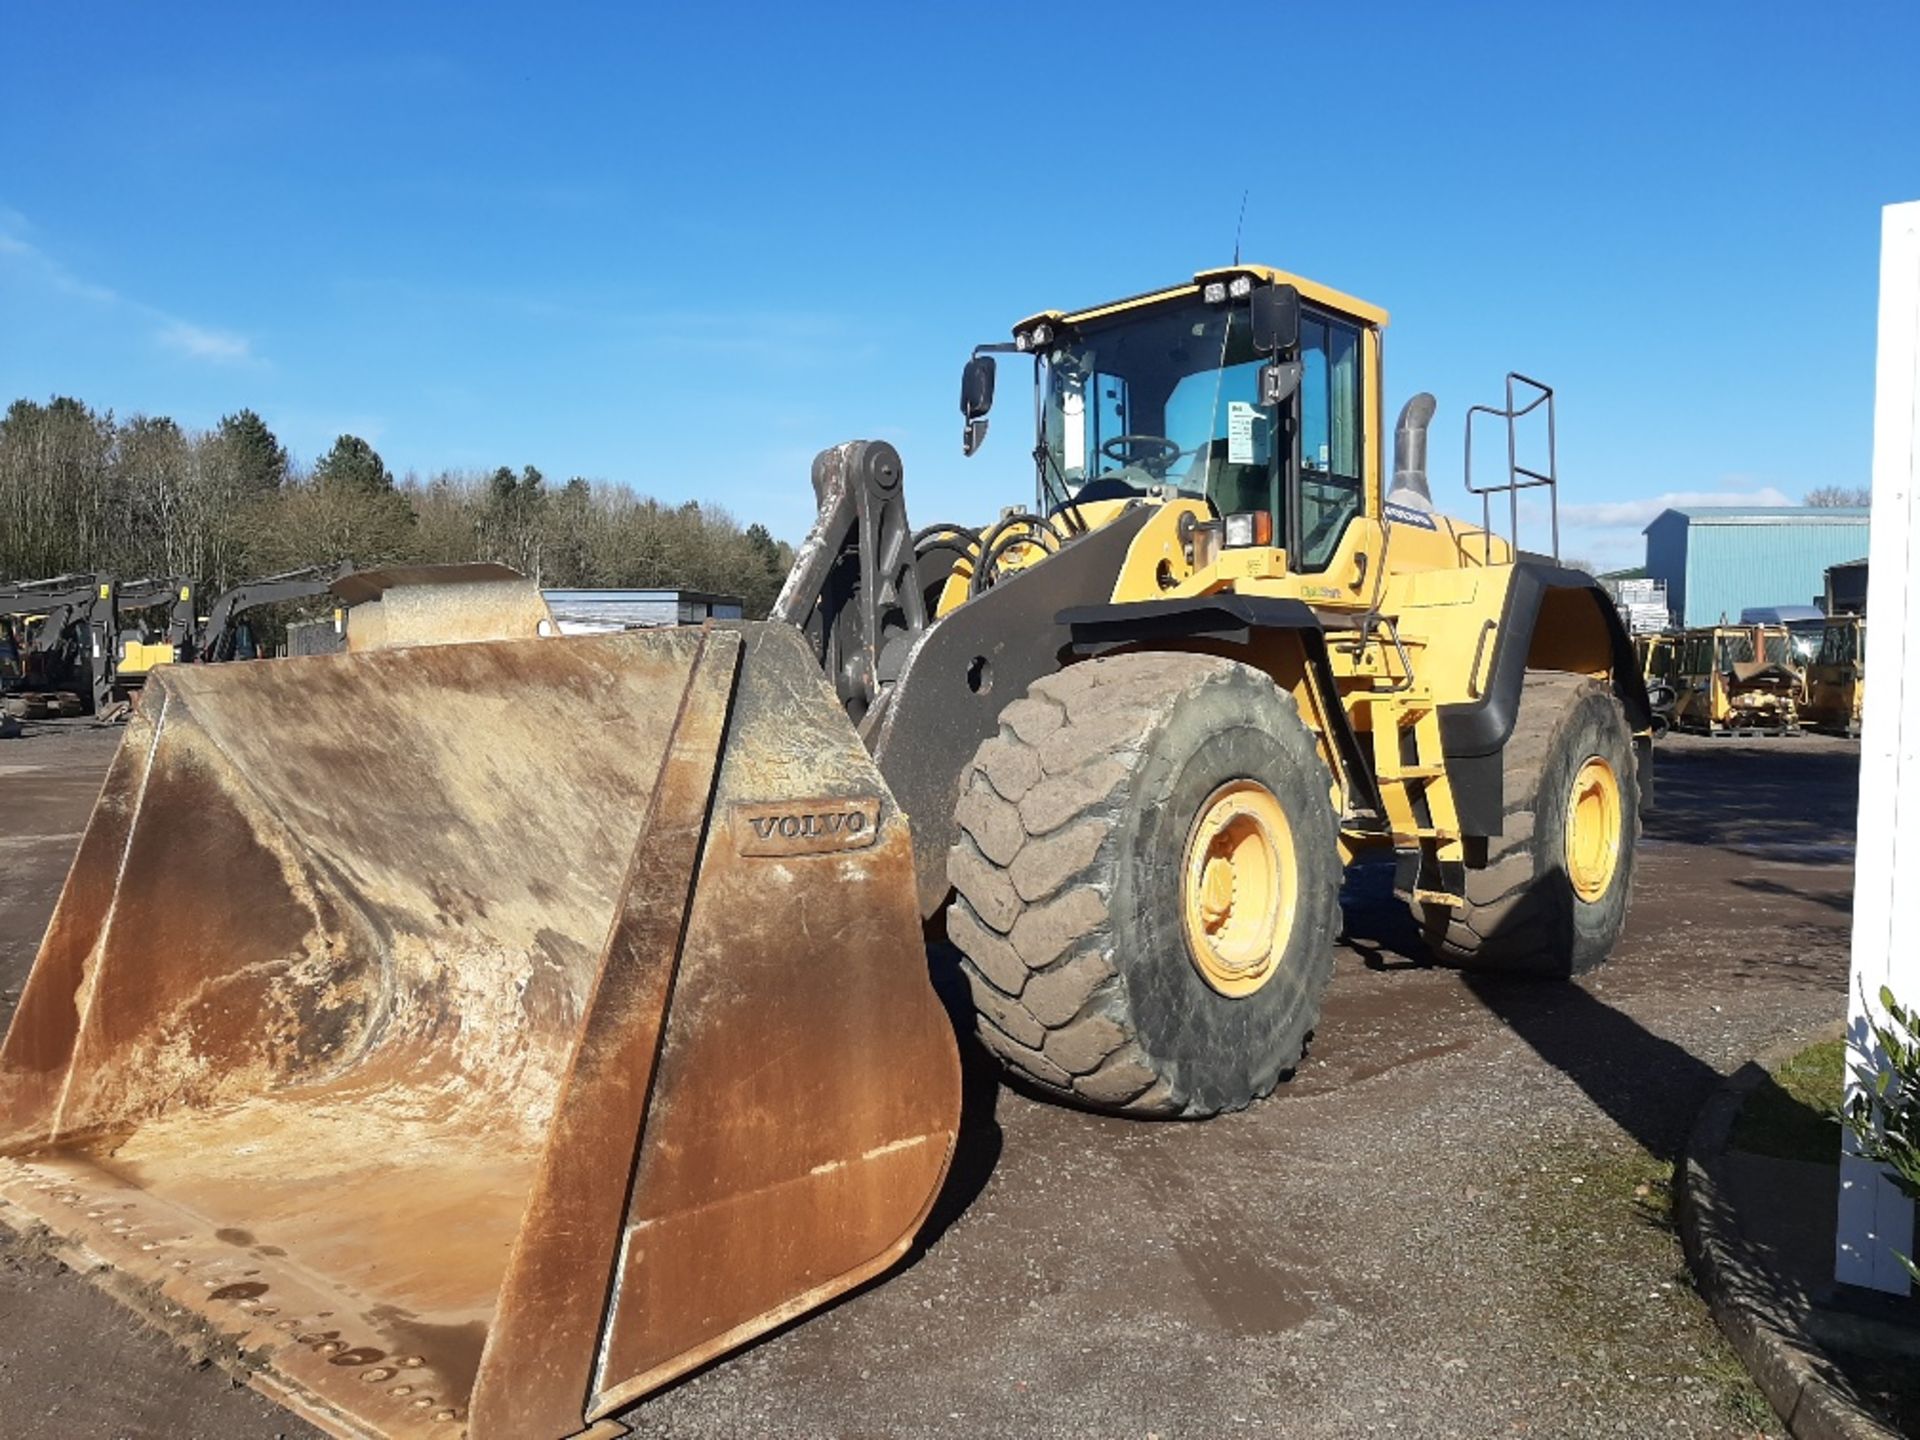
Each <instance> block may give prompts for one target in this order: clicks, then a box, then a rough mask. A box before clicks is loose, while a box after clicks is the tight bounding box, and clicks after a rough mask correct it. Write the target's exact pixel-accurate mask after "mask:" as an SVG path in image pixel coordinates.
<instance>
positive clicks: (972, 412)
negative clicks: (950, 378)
mask: <svg viewBox="0 0 1920 1440" xmlns="http://www.w3.org/2000/svg"><path fill="white" fill-rule="evenodd" d="M992 408H993V357H992V356H991V355H976V356H974V357H973V358H972V359H971V360H969V361H967V368H966V369H964V370H962V371H961V372H960V413H961V414H962V415H964V416H966V417H967V419H969V420H978V419H979V418H980V417H981V416H982V415H984V414H986V413H987V412H988V411H989V410H991V409H992Z"/></svg>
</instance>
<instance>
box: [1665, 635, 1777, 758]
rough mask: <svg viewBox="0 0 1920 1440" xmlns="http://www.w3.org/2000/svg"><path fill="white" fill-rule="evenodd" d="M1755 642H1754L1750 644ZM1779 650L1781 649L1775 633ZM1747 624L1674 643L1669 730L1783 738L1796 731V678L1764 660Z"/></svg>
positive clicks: (1760, 642) (1772, 662)
mask: <svg viewBox="0 0 1920 1440" xmlns="http://www.w3.org/2000/svg"><path fill="white" fill-rule="evenodd" d="M1756 642H1759V643H1756ZM1780 642H1781V646H1782V647H1784V646H1785V644H1786V636H1785V632H1784V631H1783V632H1781V636H1780ZM1762 643H1764V641H1763V640H1762V637H1761V635H1760V632H1759V629H1758V627H1755V626H1752V625H1709V626H1703V627H1701V628H1698V629H1693V630H1685V631H1682V632H1681V633H1680V635H1679V636H1677V637H1676V638H1675V640H1674V660H1673V674H1674V688H1675V690H1676V692H1677V694H1678V700H1677V701H1676V703H1675V706H1674V717H1673V723H1674V728H1675V729H1679V730H1686V731H1690V732H1693V733H1695V734H1701V735H1787V734H1793V733H1795V732H1797V731H1798V730H1799V728H1800V714H1799V695H1800V690H1801V675H1800V672H1799V671H1798V670H1795V669H1794V668H1792V666H1791V665H1788V664H1783V663H1779V662H1776V661H1771V660H1768V659H1767V658H1766V657H1765V654H1764V652H1763V651H1762V650H1761V648H1760V644H1762Z"/></svg>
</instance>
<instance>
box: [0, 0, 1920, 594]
mask: <svg viewBox="0 0 1920 1440" xmlns="http://www.w3.org/2000/svg"><path fill="white" fill-rule="evenodd" d="M656 8H664V7H642V6H605V7H592V6H571V5H543V6H539V7H531V6H529V7H525V8H524V9H523V10H520V11H518V12H517V13H516V12H513V11H510V10H509V8H508V7H504V6H501V7H468V6H444V7H438V8H436V7H431V6H425V5H422V6H391V5H378V6H366V7H361V6H354V5H343V4H331V5H325V6H306V7H300V8H299V9H298V10H297V11H296V10H295V9H294V8H293V7H288V6H277V5H260V4H248V5H234V6H221V5H216V4H203V5H196V6H192V7H180V6H155V5H147V4H139V5H102V4H90V3H84V0H81V3H74V4H64V5H37V4H18V5H14V6H11V7H9V8H8V11H7V14H6V17H5V20H4V28H0V157H3V158H0V395H3V398H0V403H4V399H10V398H12V397H14V396H18V395H25V396H31V397H34V398H39V399H44V398H46V397H47V396H49V395H51V394H55V393H63V394H74V395H78V396H80V397H82V398H84V399H86V400H88V401H90V402H92V403H94V404H96V405H99V406H106V407H112V408H113V409H114V410H115V411H117V412H119V413H121V414H123V415H124V414H129V413H134V412H145V413H150V414H168V415H172V416H174V417H175V418H176V419H178V420H180V421H181V422H182V423H183V424H188V425H196V426H204V425H209V424H211V423H213V422H214V421H215V420H217V419H218V418H219V416H220V415H221V414H222V413H224V412H226V411H230V410H234V409H237V408H239V407H241V406H243V405H251V406H253V407H254V408H255V409H257V410H259V411H260V412H261V413H262V414H263V415H265V416H266V417H267V419H268V421H269V422H270V423H271V424H273V425H274V427H275V428H276V429H277V430H278V431H279V432H280V434H281V436H282V438H283V439H284V440H285V441H287V443H288V444H290V445H291V446H292V447H293V449H294V450H295V451H296V453H298V454H299V455H301V456H303V457H304V458H307V459H311V458H313V457H314V456H315V455H316V454H317V453H319V452H320V451H321V450H322V449H324V448H325V447H326V445H327V444H329V443H330V442H331V440H332V439H333V437H334V436H335V435H336V434H338V433H339V432H341V431H354V432H357V433H359V434H362V435H364V436H366V437H367V438H368V439H370V440H372V441H373V442H374V443H375V444H376V445H377V446H378V447H379V449H380V450H381V452H382V453H383V454H384V455H385V456H386V458H387V460H388V462H389V464H390V465H392V466H393V467H394V468H395V469H396V470H400V471H405V470H407V469H416V470H419V471H421V472H423V473H424V472H430V471H432V470H435V469H438V468H442V467H460V468H468V467H481V466H485V467H489V468H491V467H492V466H494V465H498V464H510V465H514V466H519V465H522V464H535V465H538V466H539V467H541V469H543V470H544V471H545V472H546V473H547V474H548V475H549V476H551V477H554V478H555V479H564V478H565V477H567V476H569V475H574V474H584V475H588V476H592V477H596V478H604V479H608V480H613V481H618V482H621V483H625V484H630V485H633V486H634V487H636V488H637V489H640V490H642V491H645V492H648V493H653V494H657V495H660V496H662V497H663V498H668V499H675V500H678V499H682V498H685V497H688V496H697V497H698V498H700V499H702V500H705V501H717V502H718V503H721V504H724V505H725V506H727V507H728V508H729V509H731V510H732V511H733V512H734V513H735V514H736V515H738V516H739V517H741V519H742V520H743V521H746V520H755V519H758V520H762V521H764V522H765V523H766V524H768V525H769V526H770V528H772V529H773V531H774V532H775V533H776V534H778V535H781V536H783V537H785V538H788V539H795V540H797V539H798V538H799V537H800V535H801V534H802V533H804V531H805V528H806V526H807V524H808V522H809V520H810V518H811V509H812V500H811V493H810V490H809V487H808V484H807V465H808V462H809V460H810V458H811V456H812V455H813V453H814V452H815V451H816V450H818V449H819V448H821V447H823V446H825V445H828V444H831V443H833V442H835V441H838V440H842V439H850V438H854V437H858V436H882V437H885V438H888V439H891V440H893V441H894V442H895V443H896V444H897V445H898V446H899V447H900V449H901V451H902V453H903V455H904V456H905V459H906V465H907V476H908V481H909V497H910V503H911V507H912V510H913V514H914V516H915V519H916V521H918V522H921V523H925V522H928V521H932V520H935V519H945V518H955V519H972V520H978V519H981V518H985V517H987V516H990V515H991V514H992V513H994V512H995V511H996V510H997V509H998V508H999V507H1000V506H1002V505H1005V504H1008V503H1013V502H1015V501H1019V500H1022V499H1024V498H1026V497H1027V496H1028V495H1029V494H1030V491H1031V483H1032V482H1031V468H1030V465H1029V463H1028V462H1027V460H1026V458H1025V451H1026V450H1027V448H1028V447H1029V445H1030V439H1029V438H1028V436H1027V435H1026V434H1025V433H1024V427H1023V424H1022V417H1023V410H1024V407H1023V405H1022V403H1021V401H1020V397H1019V383H1018V377H1017V376H1016V375H1015V374H1014V373H1013V372H1012V371H1008V372H1007V373H1005V374H1004V375H1003V386H1002V392H1001V393H1002V401H1001V407H1000V410H999V412H998V413H997V415H996V425H995V432H994V434H993V436H992V438H991V439H989V441H988V442H987V445H986V447H985V449H984V451H983V452H982V453H981V454H980V455H978V456H976V457H975V458H974V459H973V460H971V461H963V460H962V458H961V455H960V449H959V428H960V427H959V416H958V414H957V411H956V395H957V388H958V383H957V382H958V373H959V368H960V364H961V362H962V360H963V359H964V358H965V355H966V352H967V350H968V348H969V346H970V345H971V344H973V343H974V342H975V341H979V340H988V339H1001V338H1004V336H1005V334H1006V331H1007V327H1008V325H1009V324H1010V323H1011V322H1012V321H1014V320H1015V319H1017V318H1019V317H1021V316H1023V315H1026V314H1030V313H1032V312H1033V311H1036V310H1040V309H1044V308H1048V307H1053V306H1060V307H1072V306H1076V305H1081V304H1086V303H1091V302H1094V301H1097V300H1100V299H1103V298H1110V297H1113V296H1118V295H1122V294H1131V293H1135V292H1137V291H1140V290H1144V289H1149V288H1152V287H1154V286H1156V285H1159V284H1163V283H1166V282H1168V281H1170V280H1176V279H1181V278H1184V277H1186V276H1187V275H1189V274H1190V273H1191V272H1192V271H1193V270H1195V269H1196V268H1201V267H1204V266H1207V265H1213V264H1219V263H1224V262H1225V261H1226V259H1228V258H1229V257H1230V255H1231V253H1232V248H1233V232H1234V224H1235V218H1236V215H1237V213H1238V211H1239V207H1240V203H1241V195H1242V192H1243V191H1245V192H1247V193H1248V199H1247V205H1246V222H1245V240H1244V247H1243V249H1244V254H1245V256H1246V258H1248V259H1250V260H1261V261H1265V262H1267V263H1271V264H1276V265H1280V266H1283V267H1285V268H1288V269H1293V270H1296V271H1299V272H1302V273H1305V274H1308V275H1312V276H1314V277H1316V278H1319V279H1322V280H1324V281H1326V282H1327V283H1329V284H1333V285H1337V286H1339V287H1340V288H1343V289H1346V290H1349V291H1352V292H1354V293H1357V294H1360V295H1363V296H1365V297H1367V298H1368V299H1371V300H1374V301H1376V302H1378V303H1380V304H1382V305H1385V306H1386V307H1387V308H1388V309H1389V310H1391V311H1392V312H1393V325H1392V329H1391V330H1390V332H1389V335H1388V347H1387V354H1388V364H1387V388H1388V402H1389V413H1390V414H1391V413H1392V412H1393V411H1396V410H1397V408H1398V406H1399V404H1400V402H1401V401H1402V400H1403V399H1404V398H1405V397H1406V396H1407V395H1408V394H1410V393H1411V392H1412V391H1413V390H1415V389H1430V390H1432V391H1434V392H1435V394H1437V395H1438V397H1439V399H1440V402H1441V409H1440V414H1439V416H1438V418H1437V419H1436V421H1435V427H1436V429H1435V439H1434V446H1433V449H1434V470H1435V480H1436V486H1435V488H1436V495H1437V497H1438V498H1439V499H1440V500H1441V501H1442V502H1443V504H1446V505H1448V506H1449V507H1450V508H1455V509H1461V508H1464V506H1463V497H1462V494H1461V492H1460V490H1459V468H1460V461H1459V454H1460V426H1461V423H1462V415H1463V411H1464V408H1465V406H1466V405H1467V404H1469V403H1472V402H1473V401H1475V400H1491V399H1494V398H1496V396H1497V394H1498V389H1499V383H1500V378H1501V376H1502V375H1503V373H1504V372H1505V371H1506V370H1507V369H1509V368H1514V369H1520V370H1523V371H1526V372H1527V373H1530V374H1534V375H1539V376H1542V377H1545V378H1547V379H1549V380H1550V381H1552V382H1553V383H1554V384H1555V385H1556V386H1557V387H1558V389H1559V391H1560V397H1561V400H1560V404H1561V408H1560V415H1559V419H1560V441H1561V471H1562V475H1563V485H1562V497H1563V516H1564V517H1565V518H1566V520H1567V522H1568V535H1567V538H1566V543H1565V545H1564V549H1565V550H1566V551H1567V552H1568V553H1570V554H1575V555H1579V556H1582V557H1585V558H1588V559H1590V560H1593V561H1596V562H1599V563H1602V564H1619V563H1626V564H1631V563H1637V561H1638V559H1639V558H1640V555H1641V553H1642V546H1641V541H1640V538H1639V528H1640V526H1641V525H1643V524H1644V523H1645V522H1646V519H1647V518H1648V517H1649V516H1650V514H1651V513H1652V512H1653V511H1654V510H1657V509H1658V508H1659V505H1660V503H1661V501H1662V499H1663V498H1672V497H1682V496H1684V497H1688V498H1690V499H1693V500H1695V501H1702V500H1708V499H1724V500H1729V501H1734V502H1738V501H1741V500H1775V501H1777V500H1782V499H1786V500H1796V499H1798V497H1799V496H1800V495H1801V494H1802V493H1803V492H1804V491H1805V490H1807V489H1808V488H1810V487H1812V486H1815V485H1820V484H1828V483H1837V484H1860V483H1865V481H1866V479H1867V473H1868V464H1869V454H1870V426H1871V411H1872V366H1873V340H1874V334H1873V332H1874V306H1875V279H1876V265H1877V244H1878V233H1879V216H1878V209H1879V207H1880V206H1881V205H1883V204H1886V203H1889V202H1893V201H1898V200H1909V199H1915V198H1920V88H1916V87H1915V86H1914V85H1913V83H1912V77H1911V66H1912V59H1913V56H1914V55H1915V54H1920V6H1915V5H1912V4H1911V3H1902V4H1877V3H1860V4H1850V5H1846V6H1812V5H1798V6H1788V5H1784V4H1760V3H1748V4H1740V5H1699V6H1692V5H1687V6H1676V5H1661V6H1645V7H1633V6H1589V7H1580V8H1579V9H1578V10H1576V9H1574V8H1573V7H1560V6H1544V7H1543V6H1538V5H1534V6H1527V7H1519V6H1516V7H1512V8H1500V7H1492V6H1488V7H1477V6H1476V7H1468V8H1457V7H1452V6H1417V7H1416V6H1410V7H1405V8H1398V7H1388V6H1377V5H1376V6H1358V5H1354V6H1339V7H1335V6H1330V5H1241V6H1237V7H1233V8H1231V9H1208V8H1206V7H1202V6H1178V7H1176V6H1169V5H1157V6H1130V5H1126V4H1117V3H1116V4H1109V5H1106V6H1100V7H1091V8H1090V7H1084V6H1062V7H1038V6H1008V7H1001V6H996V5H990V4H980V5H973V6H956V7H932V6H908V5H890V6H876V7H872V8H870V9H868V10H865V11H864V12H863V11H859V10H855V9H851V8H836V7H830V6H822V7H807V8H801V7H795V8H793V9H791V10H782V11H775V10H771V9H769V10H764V11H763V10H757V9H754V8H751V7H738V6H722V5H709V6H704V7H699V9H698V11H697V13H694V14H689V15H686V16H682V17H679V18H670V17H665V16H663V15H660V14H656V13H653V12H654V10H655V9H656ZM1528 538H1529V539H1542V540H1543V539H1544V535H1539V536H1529V537H1528Z"/></svg>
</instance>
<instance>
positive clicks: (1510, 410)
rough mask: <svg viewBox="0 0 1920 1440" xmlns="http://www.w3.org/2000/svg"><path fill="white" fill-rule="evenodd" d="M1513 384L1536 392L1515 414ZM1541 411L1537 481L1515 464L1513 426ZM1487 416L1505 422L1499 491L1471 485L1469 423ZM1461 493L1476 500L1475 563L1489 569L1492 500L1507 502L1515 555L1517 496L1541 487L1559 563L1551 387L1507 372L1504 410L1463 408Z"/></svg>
mask: <svg viewBox="0 0 1920 1440" xmlns="http://www.w3.org/2000/svg"><path fill="white" fill-rule="evenodd" d="M1516 384H1519V385H1523V386H1526V387H1527V388H1528V389H1530V390H1533V391H1536V392H1538V393H1536V394H1535V395H1534V397H1533V399H1531V400H1529V401H1528V402H1527V403H1526V404H1525V405H1522V406H1519V407H1518V408H1516V407H1515V405H1514V398H1513V390H1514V386H1515V385H1516ZM1542 405H1545V406H1546V407H1547V470H1546V473H1545V474H1544V475H1543V474H1541V473H1540V471H1538V470H1532V469H1529V468H1528V467H1527V466H1525V465H1522V464H1521V463H1520V445H1519V421H1520V419H1521V417H1522V416H1525V415H1531V414H1532V413H1533V412H1534V411H1535V410H1538V409H1539V408H1540V407H1541V406H1542ZM1475 415H1491V416H1493V417H1495V418H1496V419H1501V420H1505V421H1506V422H1507V483H1506V484H1504V485H1486V486H1480V485H1475V484H1474V483H1473V417H1474V416H1475ZM1465 474H1466V482H1467V493H1468V494H1470V495H1478V496H1479V497H1480V539H1481V563H1483V564H1488V565H1491V564H1492V563H1493V497H1494V496H1495V495H1501V494H1504V495H1505V496H1506V497H1507V523H1508V526H1509V529H1508V532H1507V544H1508V545H1509V546H1510V547H1511V548H1512V549H1513V551H1514V553H1515V554H1518V553H1519V550H1520V492H1521V491H1522V490H1532V489H1537V488H1539V487H1541V486H1545V487H1546V490H1547V495H1548V499H1549V505H1548V508H1549V511H1550V512H1551V514H1552V517H1553V558H1554V559H1555V560H1558V559H1559V558H1560V488H1559V487H1560V465H1559V457H1558V451H1557V447H1556V444H1555V435H1554V415H1553V387H1552V386H1551V385H1545V384H1542V383H1541V382H1540V381H1538V380H1535V379H1533V378H1532V377H1530V376H1527V375H1522V374H1521V373H1520V372H1519V371H1517V370H1509V371H1508V372H1507V404H1506V408H1505V409H1498V408H1496V407H1494V406H1492V405H1469V406H1468V407H1467V455H1466V470H1465Z"/></svg>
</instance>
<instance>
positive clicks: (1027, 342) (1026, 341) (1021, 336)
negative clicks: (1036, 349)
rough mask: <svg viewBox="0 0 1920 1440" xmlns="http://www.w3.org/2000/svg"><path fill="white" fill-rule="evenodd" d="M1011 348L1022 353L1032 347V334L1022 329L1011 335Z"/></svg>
mask: <svg viewBox="0 0 1920 1440" xmlns="http://www.w3.org/2000/svg"><path fill="white" fill-rule="evenodd" d="M1013 348H1014V349H1016V350H1018V351H1019V352H1020V353H1021V354H1022V355H1024V354H1026V353H1027V352H1028V351H1029V350H1031V349H1033V336H1031V335H1029V334H1028V333H1027V332H1026V331H1024V330H1022V331H1020V332H1019V333H1017V334H1016V335H1015V336H1014V337H1013Z"/></svg>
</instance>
